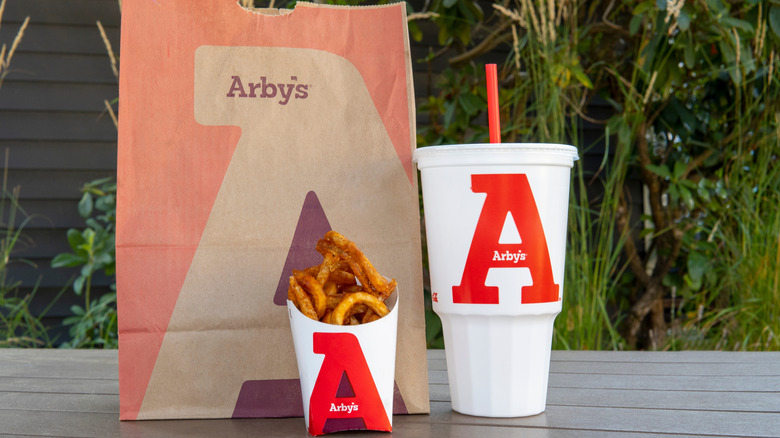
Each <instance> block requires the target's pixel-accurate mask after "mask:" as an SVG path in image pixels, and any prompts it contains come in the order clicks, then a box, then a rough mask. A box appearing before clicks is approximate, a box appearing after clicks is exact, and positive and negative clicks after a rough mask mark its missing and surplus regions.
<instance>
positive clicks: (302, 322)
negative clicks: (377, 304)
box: [287, 290, 398, 436]
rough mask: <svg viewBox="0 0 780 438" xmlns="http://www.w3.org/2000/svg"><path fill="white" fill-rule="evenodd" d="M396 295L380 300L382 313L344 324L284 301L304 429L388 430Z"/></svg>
mask: <svg viewBox="0 0 780 438" xmlns="http://www.w3.org/2000/svg"><path fill="white" fill-rule="evenodd" d="M397 297H398V291H397V290H396V291H395V292H394V293H393V294H392V295H391V296H390V297H389V298H388V299H387V300H386V301H385V303H386V304H387V306H388V308H389V309H390V313H388V314H387V315H385V316H384V317H382V318H380V319H378V320H376V321H373V322H369V323H366V324H361V325H344V326H340V325H333V324H325V323H322V322H319V321H314V320H312V319H310V318H308V317H306V316H305V315H303V314H302V313H301V312H300V311H299V310H298V309H297V308H296V307H295V305H294V304H293V303H292V302H291V301H289V300H288V301H287V310H288V314H289V316H290V328H291V329H292V336H293V343H294V345H295V355H296V357H297V360H298V374H299V375H300V380H301V395H302V397H303V414H304V418H305V419H306V428H307V429H308V431H309V433H310V434H312V435H315V436H316V435H322V434H326V433H331V432H340V431H345V430H379V431H387V432H390V431H392V429H393V386H394V379H395V349H396V333H397V327H398V299H397Z"/></svg>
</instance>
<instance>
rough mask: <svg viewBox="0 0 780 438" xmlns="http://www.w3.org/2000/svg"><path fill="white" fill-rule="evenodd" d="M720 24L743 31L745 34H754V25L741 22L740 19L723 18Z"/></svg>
mask: <svg viewBox="0 0 780 438" xmlns="http://www.w3.org/2000/svg"><path fill="white" fill-rule="evenodd" d="M720 22H721V23H723V24H725V25H727V26H731V27H736V28H738V29H742V30H744V31H745V32H748V33H750V34H752V33H754V31H755V30H754V29H753V25H752V24H750V23H749V22H747V21H745V20H740V19H739V18H734V17H729V16H725V17H721V19H720Z"/></svg>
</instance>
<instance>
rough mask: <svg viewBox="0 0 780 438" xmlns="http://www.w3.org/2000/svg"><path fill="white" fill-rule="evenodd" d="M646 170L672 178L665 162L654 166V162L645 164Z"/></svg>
mask: <svg viewBox="0 0 780 438" xmlns="http://www.w3.org/2000/svg"><path fill="white" fill-rule="evenodd" d="M645 168H647V170H649V171H651V172H653V173H655V174H656V175H658V176H661V177H663V178H667V179H672V174H671V173H670V172H669V167H668V166H667V165H665V164H663V165H661V166H656V165H655V164H648V165H647V166H645Z"/></svg>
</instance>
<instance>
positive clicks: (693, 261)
mask: <svg viewBox="0 0 780 438" xmlns="http://www.w3.org/2000/svg"><path fill="white" fill-rule="evenodd" d="M709 264H710V259H709V257H707V255H706V254H702V253H700V252H692V253H690V254H689V255H688V276H689V277H690V280H691V287H692V288H693V289H694V290H699V289H700V288H701V280H702V278H703V277H704V273H705V272H706V271H707V268H709Z"/></svg>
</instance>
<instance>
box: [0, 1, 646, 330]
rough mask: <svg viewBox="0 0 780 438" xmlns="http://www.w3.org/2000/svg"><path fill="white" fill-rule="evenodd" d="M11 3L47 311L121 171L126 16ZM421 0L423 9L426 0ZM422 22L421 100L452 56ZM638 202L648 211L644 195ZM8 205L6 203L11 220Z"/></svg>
mask: <svg viewBox="0 0 780 438" xmlns="http://www.w3.org/2000/svg"><path fill="white" fill-rule="evenodd" d="M7 1H8V3H7V6H6V11H5V16H4V18H3V23H2V27H0V41H2V42H7V43H10V42H11V41H12V40H13V37H14V35H15V33H16V30H17V29H18V28H19V26H20V25H21V23H22V22H23V20H24V17H25V16H27V15H29V16H30V17H31V21H30V25H29V27H28V28H27V31H26V32H25V35H24V39H23V40H22V43H21V45H20V46H19V48H18V50H17V52H16V55H15V56H14V58H13V61H12V65H11V66H12V71H11V73H10V74H9V75H8V76H7V77H6V79H5V82H4V83H3V85H2V88H0V163H4V159H3V157H5V154H6V153H7V156H8V163H7V174H6V177H7V185H8V187H9V188H13V187H19V198H20V204H21V206H22V208H24V210H25V212H26V213H27V214H28V215H29V221H28V222H27V223H26V225H25V229H24V234H25V239H24V240H23V242H20V243H19V245H18V246H17V247H16V252H15V256H16V257H17V258H23V259H25V260H26V261H27V263H21V262H19V263H16V264H14V265H13V267H12V269H11V270H10V273H11V276H12V277H13V279H15V280H19V281H21V288H20V291H21V292H22V293H30V292H31V291H33V290H34V288H35V287H36V284H37V290H36V298H35V301H34V305H33V309H34V310H35V311H42V310H43V309H44V308H45V307H46V305H47V304H48V303H49V302H51V301H52V300H53V299H54V298H55V297H56V296H58V295H59V294H60V292H61V291H62V289H63V288H64V287H66V286H67V284H68V282H69V281H70V279H71V278H72V276H73V275H74V272H75V271H74V270H66V269H52V268H51V267H50V261H51V258H52V257H53V256H54V255H56V254H58V253H60V252H64V251H68V249H69V247H68V244H67V241H66V238H65V233H66V231H67V229H69V228H72V227H76V228H82V227H83V220H82V219H81V218H80V216H79V215H78V213H77V211H76V205H77V202H78V199H79V197H80V189H81V187H82V185H83V184H84V183H85V182H88V181H91V180H94V179H96V178H101V177H105V176H114V175H115V174H116V129H115V127H114V125H113V122H112V121H111V119H110V118H109V116H108V114H107V112H106V110H105V107H104V103H103V102H104V100H113V99H115V98H116V97H117V95H118V90H117V80H116V78H115V77H114V74H113V72H112V69H111V64H110V61H109V58H108V56H107V55H106V50H105V47H104V44H103V41H102V39H101V37H100V34H99V31H98V29H97V26H96V21H98V20H100V21H101V23H102V24H103V26H104V27H105V30H106V32H107V35H108V37H109V39H110V41H111V44H112V46H113V49H114V51H115V52H116V53H117V54H118V51H119V34H120V31H119V24H120V14H119V7H118V4H117V1H116V0H7ZM414 3H416V4H415V9H416V10H419V9H420V8H421V4H422V2H420V1H416V0H415V2H414ZM487 7H489V6H487ZM486 11H487V9H486ZM418 24H419V26H420V28H421V29H422V30H423V32H424V38H423V40H422V41H421V42H414V41H412V62H413V69H414V83H415V97H416V103H417V107H418V108H420V106H421V104H422V103H423V102H424V101H425V100H426V98H427V95H428V94H429V93H435V92H436V91H437V90H436V88H437V84H436V82H435V74H434V73H435V72H439V71H441V70H442V69H444V68H446V67H447V64H446V60H445V58H440V59H437V60H435V61H433V62H432V63H430V64H429V63H426V62H423V61H422V60H423V59H424V58H425V57H426V56H427V54H428V50H429V49H428V47H429V46H435V45H436V39H437V30H436V28H435V26H434V25H433V24H432V23H428V22H422V21H421V22H418ZM506 50H508V48H507V47H499V48H498V49H496V51H495V52H493V53H491V54H489V55H487V56H485V57H484V58H483V59H481V60H480V62H496V63H499V64H500V63H502V62H503V61H504V59H505V57H506ZM590 111H591V116H593V117H594V118H597V119H605V118H606V117H607V116H608V114H609V112H608V108H606V107H605V106H604V105H595V106H594V107H593V108H591V109H590ZM427 122H428V115H427V114H425V113H423V112H422V111H419V110H418V112H417V123H418V126H419V125H423V124H425V123H427ZM602 134H603V128H602V126H600V125H594V124H585V125H584V140H583V144H581V145H577V146H579V147H580V152H581V155H584V152H585V151H586V150H587V151H588V154H587V155H586V156H585V159H586V167H587V168H589V169H592V170H594V171H595V169H596V168H597V167H598V165H599V163H600V161H601V158H600V157H601V153H603V143H599V141H600V140H601V136H602ZM593 144H595V146H594V145H593ZM635 191H636V190H635ZM640 193H641V192H640ZM637 200H638V201H639V208H640V209H641V198H639V197H637ZM8 210H9V209H8V205H5V208H4V215H5V216H6V217H4V218H3V220H4V221H6V222H7V219H8V217H7V216H8ZM18 222H19V221H18V220H17V224H18ZM109 283H110V279H108V278H106V277H105V276H102V275H99V276H98V277H97V278H96V279H95V284H96V287H97V292H98V293H100V292H101V291H106V290H107V285H108V284H109ZM80 300H81V298H79V297H76V296H75V295H74V294H73V292H72V291H70V290H68V291H66V292H65V293H63V294H62V295H60V297H59V299H58V300H57V302H56V304H55V305H54V307H53V308H52V309H51V310H50V311H49V313H48V315H49V318H47V320H46V322H47V323H49V324H51V325H58V324H60V322H61V319H62V317H64V316H66V315H68V314H69V308H70V306H71V305H73V304H75V303H79V302H80Z"/></svg>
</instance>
